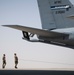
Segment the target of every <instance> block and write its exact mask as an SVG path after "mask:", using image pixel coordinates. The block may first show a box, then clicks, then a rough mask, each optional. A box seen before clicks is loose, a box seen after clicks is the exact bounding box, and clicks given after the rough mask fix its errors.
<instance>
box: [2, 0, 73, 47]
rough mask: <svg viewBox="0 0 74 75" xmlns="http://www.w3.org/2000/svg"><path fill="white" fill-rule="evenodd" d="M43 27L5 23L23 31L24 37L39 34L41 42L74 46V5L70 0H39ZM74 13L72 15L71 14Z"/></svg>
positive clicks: (27, 38) (27, 37) (28, 38)
mask: <svg viewBox="0 0 74 75" xmlns="http://www.w3.org/2000/svg"><path fill="white" fill-rule="evenodd" d="M37 2H38V7H39V11H40V17H41V22H42V29H37V28H31V27H26V26H22V25H3V26H5V27H10V28H14V29H18V30H21V31H22V34H23V39H25V40H27V41H30V42H32V41H33V40H31V39H30V38H31V37H33V36H34V35H37V38H38V40H35V41H39V42H44V43H45V42H47V43H50V44H57V45H62V46H67V47H71V48H74V20H73V19H71V17H73V16H74V15H73V14H74V7H73V5H72V3H71V2H70V1H69V0H37ZM71 15H72V16H71Z"/></svg>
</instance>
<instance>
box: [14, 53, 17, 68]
mask: <svg viewBox="0 0 74 75" xmlns="http://www.w3.org/2000/svg"><path fill="white" fill-rule="evenodd" d="M14 59H15V68H16V69H17V65H18V57H17V55H16V53H14Z"/></svg>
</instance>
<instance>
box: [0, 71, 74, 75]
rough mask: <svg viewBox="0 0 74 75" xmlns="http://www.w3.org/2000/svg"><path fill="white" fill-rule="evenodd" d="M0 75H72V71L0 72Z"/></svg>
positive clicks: (73, 74)
mask: <svg viewBox="0 0 74 75" xmlns="http://www.w3.org/2000/svg"><path fill="white" fill-rule="evenodd" d="M0 75H74V71H64V70H63V71H62V70H0Z"/></svg>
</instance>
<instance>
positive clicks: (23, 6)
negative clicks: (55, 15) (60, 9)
mask: <svg viewBox="0 0 74 75" xmlns="http://www.w3.org/2000/svg"><path fill="white" fill-rule="evenodd" d="M71 2H72V3H74V0H71ZM6 24H19V25H24V26H28V27H34V28H41V20H40V15H39V10H38V5H37V0H0V68H2V65H1V64H2V55H3V54H4V53H5V54H6V59H7V65H6V68H14V53H17V55H18V57H19V65H18V67H19V68H20V69H21V68H24V69H27V68H30V69H31V68H39V69H40V68H43V69H49V68H74V50H73V49H70V48H65V47H59V46H55V45H51V44H43V43H37V42H36V43H32V42H27V41H25V40H22V32H21V31H18V30H15V29H11V28H5V27H2V26H1V25H6Z"/></svg>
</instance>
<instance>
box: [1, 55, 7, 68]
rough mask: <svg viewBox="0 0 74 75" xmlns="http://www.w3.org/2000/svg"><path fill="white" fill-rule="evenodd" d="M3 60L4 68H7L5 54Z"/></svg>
mask: <svg viewBox="0 0 74 75" xmlns="http://www.w3.org/2000/svg"><path fill="white" fill-rule="evenodd" d="M2 60H3V64H2V68H5V66H6V56H5V54H3V58H2Z"/></svg>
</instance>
